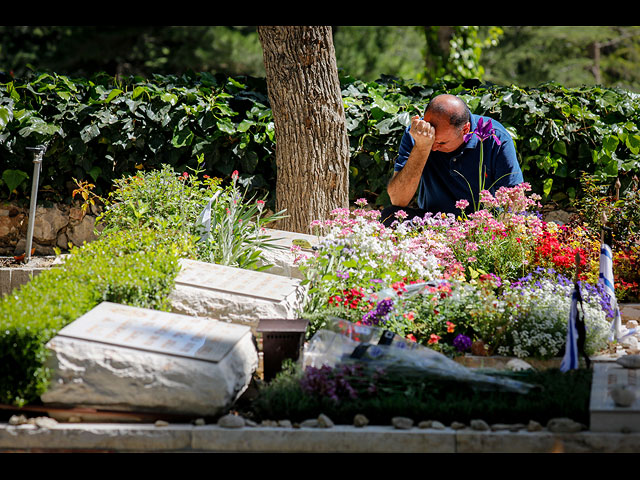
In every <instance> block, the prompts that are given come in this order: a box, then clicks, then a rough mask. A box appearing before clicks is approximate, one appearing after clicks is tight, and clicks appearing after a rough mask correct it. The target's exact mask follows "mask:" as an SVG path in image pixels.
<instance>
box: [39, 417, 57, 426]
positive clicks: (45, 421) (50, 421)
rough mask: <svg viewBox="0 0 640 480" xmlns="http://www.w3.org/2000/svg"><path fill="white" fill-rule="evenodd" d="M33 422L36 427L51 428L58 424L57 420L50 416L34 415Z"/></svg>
mask: <svg viewBox="0 0 640 480" xmlns="http://www.w3.org/2000/svg"><path fill="white" fill-rule="evenodd" d="M34 423H35V425H36V427H38V428H53V427H55V426H56V425H58V421H57V420H56V419H55V418H51V417H36V418H35V419H34Z"/></svg>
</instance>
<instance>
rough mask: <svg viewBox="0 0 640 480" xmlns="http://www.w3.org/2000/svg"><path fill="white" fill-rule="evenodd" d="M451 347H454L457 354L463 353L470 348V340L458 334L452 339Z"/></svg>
mask: <svg viewBox="0 0 640 480" xmlns="http://www.w3.org/2000/svg"><path fill="white" fill-rule="evenodd" d="M453 346H454V347H456V349H457V350H458V351H459V352H464V351H465V350H468V349H469V348H471V339H470V338H469V337H467V336H466V335H462V334H460V335H458V336H457V337H456V338H454V339H453Z"/></svg>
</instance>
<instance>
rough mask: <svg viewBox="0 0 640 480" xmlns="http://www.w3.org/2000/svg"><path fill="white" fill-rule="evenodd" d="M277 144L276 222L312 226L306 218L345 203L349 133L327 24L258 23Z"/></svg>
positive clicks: (324, 215) (322, 216)
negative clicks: (280, 213)
mask: <svg viewBox="0 0 640 480" xmlns="http://www.w3.org/2000/svg"><path fill="white" fill-rule="evenodd" d="M258 35H259V37H260V43H261V44H262V49H263V55H264V65H265V71H266V77H267V88H268V94H269V101H270V103H271V110H272V112H273V121H274V127H275V143H276V167H277V183H276V208H277V210H278V211H279V210H282V209H286V210H287V214H288V215H289V217H288V218H286V219H284V220H281V221H280V222H279V223H278V225H277V228H280V229H283V230H288V231H295V232H301V233H309V232H310V229H309V228H310V227H309V225H310V223H311V221H312V220H316V219H317V220H323V219H326V218H328V216H329V213H330V212H331V210H333V209H334V208H346V207H348V205H349V138H348V135H347V129H346V122H345V114H344V107H343V104H342V95H341V92H340V82H339V80H338V68H337V66H336V59H335V51H334V47H333V38H332V35H331V27H328V26H309V27H306V26H260V27H258Z"/></svg>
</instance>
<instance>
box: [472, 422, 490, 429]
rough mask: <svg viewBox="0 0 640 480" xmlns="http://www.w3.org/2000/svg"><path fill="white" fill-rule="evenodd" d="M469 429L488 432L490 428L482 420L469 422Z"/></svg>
mask: <svg viewBox="0 0 640 480" xmlns="http://www.w3.org/2000/svg"><path fill="white" fill-rule="evenodd" d="M471 428H472V429H473V430H480V431H486V430H490V429H491V427H490V426H489V424H488V423H487V422H485V421H484V420H471Z"/></svg>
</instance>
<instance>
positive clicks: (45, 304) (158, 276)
mask: <svg viewBox="0 0 640 480" xmlns="http://www.w3.org/2000/svg"><path fill="white" fill-rule="evenodd" d="M189 250H190V247H189V241H188V239H186V237H185V238H184V240H183V239H182V237H180V235H175V234H173V235H172V234H170V233H167V234H166V235H164V236H160V235H158V233H157V232H148V231H141V230H137V231H123V232H117V233H114V234H111V235H107V236H104V237H102V238H100V239H98V240H96V241H94V242H92V243H90V244H86V245H85V246H83V247H81V248H76V249H74V250H72V253H71V255H70V256H69V257H68V258H67V260H66V261H65V262H64V264H63V265H61V266H58V267H54V268H52V269H50V270H47V271H44V272H42V273H40V274H39V275H37V276H36V277H34V278H33V280H31V281H30V282H29V283H27V284H26V285H24V286H23V287H21V288H20V289H19V290H15V291H14V292H12V293H10V294H8V295H6V296H4V297H3V298H1V299H0V403H5V404H14V405H18V406H21V405H25V404H27V403H30V402H33V401H35V400H37V398H38V397H39V396H40V395H41V394H42V393H43V392H44V391H46V388H47V384H48V381H49V375H50V372H49V371H48V370H47V369H46V368H45V366H44V364H45V361H46V358H47V355H48V351H47V349H46V348H45V344H46V343H47V342H48V341H49V340H50V339H51V338H53V337H54V336H55V335H56V333H57V332H58V331H59V330H60V329H61V328H63V327H64V326H66V325H67V324H69V323H71V322H73V321H74V320H76V319H77V318H78V317H80V316H81V315H83V314H85V313H86V312H88V311H89V310H91V309H92V308H93V307H95V306H96V305H98V304H99V303H100V302H102V301H109V302H115V303H122V304H127V305H133V306H137V307H143V308H153V309H159V310H167V309H168V306H169V305H168V303H167V296H168V294H169V293H170V291H171V289H172V287H173V281H174V279H175V276H176V275H177V273H178V269H179V264H178V260H179V258H181V257H184V256H186V255H187V252H188V251H189Z"/></svg>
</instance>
